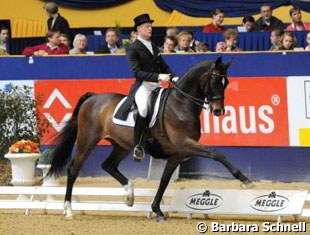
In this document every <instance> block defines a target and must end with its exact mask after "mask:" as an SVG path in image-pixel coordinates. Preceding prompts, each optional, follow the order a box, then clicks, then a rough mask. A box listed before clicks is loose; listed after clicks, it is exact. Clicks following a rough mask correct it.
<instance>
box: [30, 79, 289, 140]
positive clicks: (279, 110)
mask: <svg viewBox="0 0 310 235" xmlns="http://www.w3.org/2000/svg"><path fill="white" fill-rule="evenodd" d="M132 83H133V80H132V79H98V80H61V81H59V80H57V81H56V80H54V81H53V80H48V81H44V80H41V81H37V82H35V93H36V95H38V94H39V95H41V96H42V97H43V102H42V103H43V105H42V109H41V112H42V113H43V115H44V116H45V117H46V118H47V119H48V120H49V122H50V123H51V128H50V131H49V133H48V134H46V135H45V136H44V138H43V141H42V142H43V144H50V139H51V137H52V136H54V135H55V134H56V133H57V132H58V131H60V130H61V128H62V127H63V125H64V123H65V122H66V121H67V120H69V119H70V117H71V114H72V111H73V109H74V107H75V105H76V103H77V101H78V99H79V98H80V97H81V96H82V95H83V94H84V93H86V92H89V91H91V92H95V93H104V92H117V93H122V94H128V91H129V89H130V86H131V84H132ZM225 97H226V99H225V105H226V107H225V109H226V114H225V115H224V116H222V117H220V118H218V117H213V116H212V115H209V114H208V113H207V112H203V114H202V129H201V131H202V136H201V143H203V144H205V145H219V146H229V145H231V146H288V144H289V138H288V120H287V98H286V80H285V78H284V77H268V78H231V79H230V84H229V86H228V88H227V92H226V94H225Z"/></svg>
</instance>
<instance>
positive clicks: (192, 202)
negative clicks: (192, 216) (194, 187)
mask: <svg viewBox="0 0 310 235" xmlns="http://www.w3.org/2000/svg"><path fill="white" fill-rule="evenodd" d="M185 204H186V206H187V207H189V208H191V209H194V210H212V209H215V208H217V207H220V206H221V205H222V204H223V198H222V197H221V196H219V195H217V194H214V193H211V192H210V191H209V190H206V191H204V192H202V193H198V194H194V195H191V196H189V197H188V198H186V200H185Z"/></svg>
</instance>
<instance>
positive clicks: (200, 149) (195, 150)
mask: <svg viewBox="0 0 310 235" xmlns="http://www.w3.org/2000/svg"><path fill="white" fill-rule="evenodd" d="M188 146H189V148H188V149H187V155H188V156H199V157H204V158H211V159H214V160H215V161H219V162H221V163H222V164H223V165H224V166H225V167H226V168H227V169H228V170H229V171H230V173H231V174H232V175H233V176H234V177H235V178H236V179H239V180H240V181H241V182H242V185H241V187H242V188H252V187H253V186H254V185H253V183H252V182H251V180H249V179H248V178H247V177H246V176H245V175H244V174H243V173H242V172H241V171H240V170H239V169H237V168H236V167H235V166H234V165H233V164H232V163H230V162H229V161H228V159H227V158H226V156H225V155H224V154H223V153H221V152H220V151H218V150H215V149H210V148H206V147H204V146H202V145H200V144H198V143H196V142H194V143H191V144H189V145H188Z"/></svg>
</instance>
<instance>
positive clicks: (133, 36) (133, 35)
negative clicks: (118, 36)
mask: <svg viewBox="0 0 310 235" xmlns="http://www.w3.org/2000/svg"><path fill="white" fill-rule="evenodd" d="M137 38H138V32H136V31H132V32H131V33H130V43H133V42H134V41H136V39H137Z"/></svg>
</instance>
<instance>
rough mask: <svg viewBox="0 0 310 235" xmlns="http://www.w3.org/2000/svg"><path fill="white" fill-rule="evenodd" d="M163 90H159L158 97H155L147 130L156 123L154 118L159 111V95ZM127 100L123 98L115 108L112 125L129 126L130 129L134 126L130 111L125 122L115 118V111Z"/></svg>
mask: <svg viewBox="0 0 310 235" xmlns="http://www.w3.org/2000/svg"><path fill="white" fill-rule="evenodd" d="M163 90H164V89H163V88H161V89H160V91H159V95H158V96H157V99H156V102H155V108H154V112H153V115H152V118H151V121H150V123H149V128H151V127H153V126H154V125H155V122H156V117H157V114H158V110H159V104H160V97H161V94H162V92H163ZM126 99H127V96H126V97H124V98H123V99H122V100H121V101H120V102H119V103H118V104H117V106H116V108H115V110H114V113H113V123H115V124H117V125H122V126H130V127H134V126H135V120H134V118H133V112H132V111H131V112H130V113H129V114H128V116H127V120H126V121H124V120H120V119H117V118H115V117H114V116H115V113H116V112H117V110H118V109H119V107H121V105H122V104H123V103H124V102H125V100H126Z"/></svg>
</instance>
